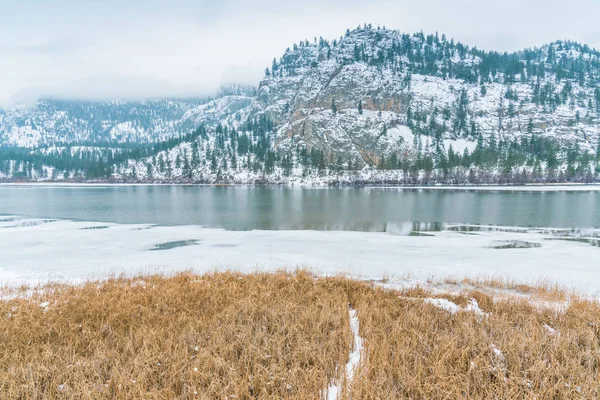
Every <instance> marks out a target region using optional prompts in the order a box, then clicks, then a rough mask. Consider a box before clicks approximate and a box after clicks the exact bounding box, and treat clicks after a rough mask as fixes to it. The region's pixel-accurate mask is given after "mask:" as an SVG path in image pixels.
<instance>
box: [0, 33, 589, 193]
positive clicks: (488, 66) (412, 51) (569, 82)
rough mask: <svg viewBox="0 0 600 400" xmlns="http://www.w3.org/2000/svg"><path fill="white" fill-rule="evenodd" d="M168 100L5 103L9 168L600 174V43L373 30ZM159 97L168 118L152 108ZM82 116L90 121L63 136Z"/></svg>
mask: <svg viewBox="0 0 600 400" xmlns="http://www.w3.org/2000/svg"><path fill="white" fill-rule="evenodd" d="M41 104H43V103H41ZM73 104H75V105H73V108H75V109H78V107H79V106H77V105H76V104H78V103H77V102H74V103H73ZM153 104H155V106H153ZM168 104H169V105H168V106H167V107H163V106H164V105H165V103H164V102H163V103H161V102H155V103H153V102H149V103H147V104H146V106H147V108H141V109H142V111H143V113H142V114H143V116H144V117H143V118H142V117H139V118H138V119H137V120H136V121H137V122H135V123H132V122H127V121H128V120H127V118H125V121H121V119H119V118H122V117H121V115H122V113H119V112H118V111H116V110H111V107H110V103H107V104H105V105H103V107H101V108H100V110H101V111H102V112H103V113H104V114H103V115H108V116H110V117H107V118H104V119H102V121H106V120H110V121H113V123H112V125H111V129H106V127H103V126H102V124H101V123H100V124H99V123H98V122H95V123H94V122H93V121H97V120H96V119H94V118H91V119H90V118H86V116H88V117H89V115H90V114H92V113H90V112H85V113H83V115H80V114H78V113H77V112H70V114H69V118H67V119H66V120H68V121H69V122H68V124H67V123H66V122H63V121H62V120H60V119H58V120H57V119H56V117H55V118H54V119H52V120H51V121H49V120H48V119H47V118H46V116H47V115H48V114H47V113H44V112H37V113H35V115H36V116H35V117H28V119H26V121H28V122H27V123H20V124H16V125H15V124H14V123H13V125H10V121H15V120H17V118H16V117H15V115H17V116H18V115H19V113H18V112H16V111H11V110H8V111H4V113H3V114H2V115H0V126H1V127H3V128H2V129H3V131H0V137H2V138H3V147H2V148H1V149H0V174H1V175H2V176H4V177H5V178H7V177H11V178H20V179H75V178H77V179H111V180H116V181H120V180H127V181H182V182H183V181H185V182H188V181H189V182H239V183H257V182H298V183H309V184H310V183H339V182H345V183H369V182H388V183H409V184H415V183H441V182H444V183H529V182H565V181H573V182H592V181H595V180H599V179H600V177H599V175H600V167H599V164H600V140H599V138H600V53H599V52H598V51H596V50H595V49H591V48H589V47H588V46H586V45H582V44H579V43H575V42H569V41H557V42H553V43H550V44H547V45H544V46H541V47H539V48H533V49H526V50H523V51H519V52H515V53H498V52H493V51H491V52H490V51H483V50H480V49H476V48H471V47H469V46H467V45H464V44H461V43H458V42H455V41H454V40H452V39H449V38H447V37H446V36H445V35H440V34H430V35H425V34H424V33H416V34H412V35H409V34H403V33H400V32H398V31H392V30H387V29H385V28H379V27H372V26H371V25H365V26H361V27H357V28H356V29H354V30H348V31H347V32H346V33H345V35H343V36H341V37H340V38H337V39H335V40H325V39H323V38H313V39H312V40H304V41H301V42H300V43H297V44H294V45H293V46H292V47H290V48H288V49H287V50H286V51H285V53H284V54H283V55H282V56H281V57H280V58H276V59H274V60H273V62H272V64H271V65H270V66H269V67H268V68H266V70H265V76H264V78H263V79H262V81H261V82H260V83H259V85H258V88H257V89H252V88H247V87H234V88H230V89H229V90H227V91H224V92H223V93H222V94H221V95H220V96H218V97H217V98H215V99H213V100H211V101H208V102H205V103H203V104H198V105H197V106H193V105H191V104H190V103H184V104H182V103H178V102H175V101H173V102H170V103H168ZM158 105H161V107H162V108H161V109H162V110H163V111H161V112H162V114H160V113H154V112H153V111H152V110H153V107H158ZM81 107H83V106H81ZM88 107H90V106H89V105H88ZM115 107H117V105H115ZM38 110H44V108H43V107H41V106H40V105H38ZM136 112H139V111H138V109H137V108H136ZM93 114H96V115H97V113H96V112H94V113H93ZM52 115H55V116H56V113H53V114H52ZM128 115H130V114H128ZM75 116H76V117H75ZM73 120H76V121H79V122H78V123H81V124H83V125H84V126H85V127H86V128H85V129H78V128H77V129H73V130H71V131H72V132H76V134H68V135H67V134H63V133H61V132H63V129H64V126H65V125H66V126H71V125H69V124H72V123H73V122H72V121H73ZM7 121H8V123H7ZM20 121H23V118H21V120H20ZM82 121H87V122H86V123H85V124H84V123H83V122H82ZM90 121H92V122H90ZM119 121H121V122H119ZM32 124H35V126H36V127H39V126H42V127H43V128H44V132H46V134H45V135H44V140H43V141H40V140H37V141H36V140H30V139H28V138H30V137H29V136H27V135H23V134H22V132H23V131H24V132H31V129H33V128H32V126H33V125H32ZM123 124H125V126H126V127H127V129H124V128H123ZM132 124H133V125H132ZM9 125H10V126H12V128H10V130H8V128H6V127H7V126H9ZM15 126H20V127H21V128H18V129H17V128H15ZM24 126H26V127H28V128H27V129H25V130H23V129H24V128H23V127H24ZM117 126H118V127H121V128H120V129H116V128H115V127H117ZM29 128H31V129H29ZM149 130H151V132H152V133H144V134H139V132H148V131H149ZM35 131H36V132H40V131H42V130H41V129H39V128H37V130H35ZM93 132H103V134H96V133H94V134H93ZM132 132H133V133H132ZM90 137H94V141H93V142H90ZM107 141H108V142H110V146H107ZM115 143H119V145H118V146H117V145H115ZM42 144H43V145H42ZM49 144H51V145H52V146H55V147H61V150H60V151H55V150H54V148H52V151H49V147H48V145H49ZM108 147H110V148H108Z"/></svg>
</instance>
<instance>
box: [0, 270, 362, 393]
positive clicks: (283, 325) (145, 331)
mask: <svg viewBox="0 0 600 400" xmlns="http://www.w3.org/2000/svg"><path fill="white" fill-rule="evenodd" d="M46 301H48V302H49V303H50V304H49V305H48V307H47V311H45V310H44V307H40V303H41V302H46ZM349 329H350V328H349V317H348V296H347V293H346V291H345V289H344V287H343V286H342V285H339V284H336V281H335V280H320V281H316V280H315V279H313V277H312V276H310V275H308V274H305V273H299V274H297V275H293V276H292V275H288V274H283V273H280V274H273V275H264V274H261V275H249V276H245V275H239V274H217V275H206V276H202V277H198V276H194V275H189V274H186V275H179V276H176V277H174V278H169V279H166V278H161V277H156V276H155V277H147V278H144V279H143V280H140V279H135V280H127V279H114V280H110V281H108V282H106V283H102V284H96V283H90V284H87V285H85V286H83V287H64V288H62V289H59V288H57V287H54V289H53V292H52V294H51V295H39V294H38V295H34V298H32V299H28V300H11V301H8V302H1V303H0V398H2V399H18V398H20V399H38V398H78V399H79V398H90V399H98V398H119V399H132V398H156V399H158V398H160V399H172V398H211V399H213V398H215V399H216V398H219V399H223V398H231V399H234V398H236V399H244V398H246V399H247V398H281V397H293V398H306V399H313V398H315V397H318V395H319V391H320V390H322V389H323V388H324V387H326V384H327V382H328V377H331V376H333V375H334V374H335V368H336V366H337V365H338V364H343V363H345V362H346V358H347V357H348V353H349V351H350V348H351V346H352V344H351V343H352V341H351V340H352V335H351V333H350V331H349Z"/></svg>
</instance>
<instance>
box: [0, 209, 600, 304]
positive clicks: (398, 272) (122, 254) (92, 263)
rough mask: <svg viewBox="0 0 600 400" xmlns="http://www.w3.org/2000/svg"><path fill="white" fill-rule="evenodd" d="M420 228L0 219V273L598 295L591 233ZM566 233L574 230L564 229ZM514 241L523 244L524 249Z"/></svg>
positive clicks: (37, 278)
mask: <svg viewBox="0 0 600 400" xmlns="http://www.w3.org/2000/svg"><path fill="white" fill-rule="evenodd" d="M465 228H466V229H465V231H463V232H461V230H460V229H450V230H443V231H441V232H427V235H428V236H398V235H393V234H389V233H368V232H349V231H226V230H222V229H208V228H202V227H199V226H171V227H167V226H151V225H126V224H111V223H97V222H74V221H68V220H59V221H54V220H38V219H29V220H23V219H18V218H8V217H3V220H2V221H0V255H1V257H0V281H1V282H2V283H9V284H20V283H33V284H35V283H39V282H44V281H47V280H55V279H59V280H68V281H80V280H85V279H93V278H104V277H107V276H110V275H114V274H128V275H132V274H139V273H147V272H164V273H171V272H176V271H181V270H186V269H189V270H192V271H194V272H198V273H201V272H205V271H212V270H215V269H217V270H224V269H234V270H240V271H243V272H251V271H256V270H276V269H282V268H290V269H293V268H296V267H306V268H308V269H311V270H314V271H315V272H316V273H318V274H338V273H345V274H350V275H352V276H355V277H359V278H364V279H381V278H382V277H386V278H391V279H394V277H405V276H407V275H410V276H411V277H413V278H415V279H424V280H426V279H429V278H432V277H434V278H436V279H443V278H445V277H455V278H462V277H465V276H470V277H500V278H502V277H504V278H511V279H516V280H519V281H523V282H525V283H527V282H535V281H538V280H540V279H547V280H550V281H553V282H558V283H560V284H563V285H567V286H570V287H574V288H577V289H578V290H580V291H582V292H584V293H587V294H590V295H598V294H600V274H599V273H598V269H597V268H598V260H599V259H600V248H598V247H596V246H594V245H593V244H595V242H594V241H595V240H596V239H593V238H592V239H590V240H588V243H585V242H584V241H585V238H578V240H579V239H583V240H582V241H573V240H571V241H569V240H562V239H561V238H560V237H557V236H556V235H553V233H552V232H551V231H547V232H546V231H543V230H525V229H522V230H520V229H506V230H502V231H477V230H473V229H472V227H470V226H465ZM571 239H574V238H571ZM523 244H532V245H533V246H532V247H531V248H526V246H523Z"/></svg>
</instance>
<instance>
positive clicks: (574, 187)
mask: <svg viewBox="0 0 600 400" xmlns="http://www.w3.org/2000/svg"><path fill="white" fill-rule="evenodd" d="M368 188H370V189H398V190H403V189H404V190H407V189H408V190H472V191H492V192H493V191H508V192H597V191H600V184H588V185H586V184H578V183H575V184H573V183H565V184H558V185H556V184H555V185H467V186H463V185H457V186H448V185H432V186H368Z"/></svg>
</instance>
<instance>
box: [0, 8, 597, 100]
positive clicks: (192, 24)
mask: <svg viewBox="0 0 600 400" xmlns="http://www.w3.org/2000/svg"><path fill="white" fill-rule="evenodd" d="M13 3H16V4H11V5H4V6H3V14H2V15H0V53H1V54H2V55H3V56H2V61H1V63H2V74H0V105H3V104H4V105H7V104H10V103H14V102H15V101H19V100H20V99H22V98H31V97H40V96H52V97H68V98H78V99H107V98H126V99H134V98H148V97H200V96H206V95H211V94H214V93H215V92H216V91H217V90H218V88H219V87H220V86H221V85H222V84H224V83H244V84H253V85H257V84H258V82H259V80H260V78H261V77H262V75H263V72H264V69H265V67H267V66H268V65H270V63H271V60H272V59H273V58H274V57H279V56H280V55H281V54H282V53H283V51H284V50H285V49H286V47H291V45H292V44H293V43H295V42H298V41H300V40H303V39H309V40H312V38H313V37H319V36H323V37H325V38H329V39H332V38H335V37H338V36H340V35H342V34H343V33H344V32H345V30H346V28H354V27H356V26H357V25H359V24H363V23H364V22H370V23H373V24H374V25H381V26H386V27H387V28H391V29H399V30H401V31H403V32H415V31H420V30H423V31H425V32H436V31H437V32H440V33H446V34H447V35H448V36H450V37H454V38H455V39H457V40H460V41H462V42H464V43H466V44H468V45H470V46H477V47H479V48H483V49H488V50H499V51H510V50H518V49H520V48H524V47H532V46H536V45H542V44H544V43H546V42H549V41H552V40H556V39H565V38H568V39H573V40H579V41H583V42H586V43H588V44H590V45H591V46H595V47H598V46H600V33H599V32H597V31H596V28H595V26H596V24H595V15H598V13H599V12H600V4H598V3H597V2H593V1H592V0H573V1H571V2H570V3H569V4H568V5H566V4H564V3H563V2H560V1H557V0H547V1H542V0H530V1H526V2H523V1H517V0H507V1H506V2H504V3H503V4H502V5H499V4H498V3H497V2H492V1H481V0H480V1H474V0H457V1H453V2H447V1H444V0H423V1H421V2H412V1H405V0H400V1H398V0H375V1H370V2H364V1H354V0H350V1H348V0H346V1H342V0H321V1H315V0H305V1H298V2H283V1H280V0H276V1H275V0H257V1H254V2H246V1H242V0H224V1H221V2H218V4H215V3H217V2H213V1H192V0H175V1H172V2H164V1H158V0H147V1H144V2H142V1H141V0H131V1H128V2H125V3H123V2H120V1H116V0H106V1H105V2H94V3H91V4H90V2H87V1H81V2H72V1H69V0H57V1H54V2H44V1H42V0H22V1H19V2H13ZM86 3H87V4H86Z"/></svg>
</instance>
